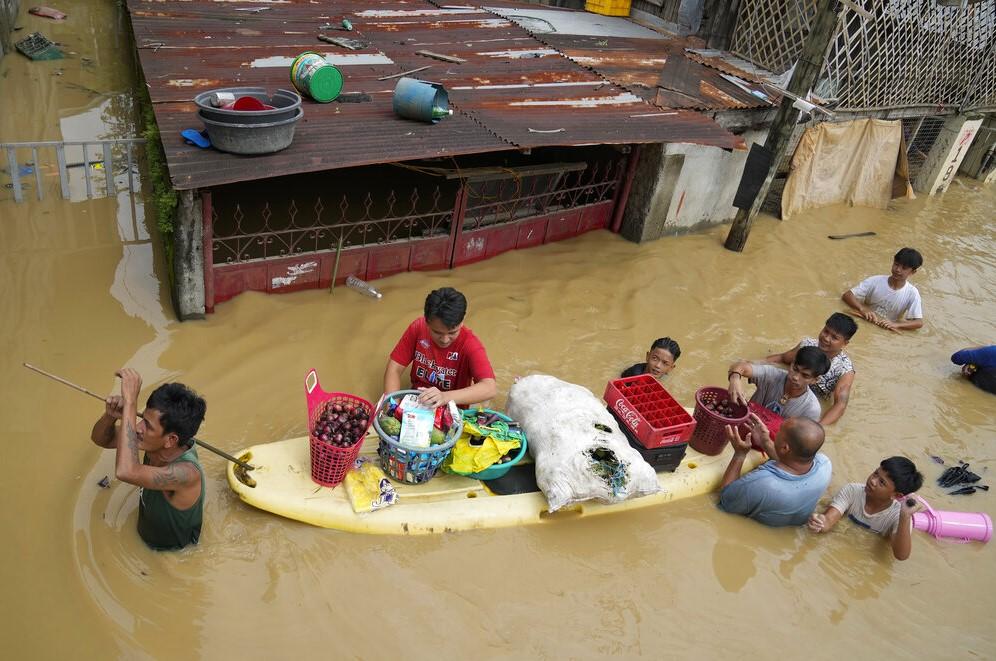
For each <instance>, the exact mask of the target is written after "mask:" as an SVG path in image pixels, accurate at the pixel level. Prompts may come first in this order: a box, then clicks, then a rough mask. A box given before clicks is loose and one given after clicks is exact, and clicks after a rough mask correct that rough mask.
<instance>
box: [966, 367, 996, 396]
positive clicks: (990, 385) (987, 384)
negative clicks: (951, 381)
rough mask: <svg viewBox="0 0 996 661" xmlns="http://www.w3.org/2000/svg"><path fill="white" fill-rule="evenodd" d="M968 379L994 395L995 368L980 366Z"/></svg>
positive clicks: (995, 382)
mask: <svg viewBox="0 0 996 661" xmlns="http://www.w3.org/2000/svg"><path fill="white" fill-rule="evenodd" d="M968 379H969V381H971V382H972V383H974V384H975V385H976V386H978V387H979V388H982V389H983V390H985V391H986V392H991V393H993V394H994V395H996V368H992V367H980V368H978V369H976V370H975V371H974V372H972V375H971V376H970V377H968Z"/></svg>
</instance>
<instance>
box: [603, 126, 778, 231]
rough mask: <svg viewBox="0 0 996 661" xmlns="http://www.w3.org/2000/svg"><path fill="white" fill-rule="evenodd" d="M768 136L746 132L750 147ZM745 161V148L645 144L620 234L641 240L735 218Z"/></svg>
mask: <svg viewBox="0 0 996 661" xmlns="http://www.w3.org/2000/svg"><path fill="white" fill-rule="evenodd" d="M766 135H767V131H766V130H760V129H753V130H748V131H745V132H744V133H743V137H744V140H745V141H746V143H747V146H748V148H749V147H750V145H751V144H753V143H754V142H757V141H763V140H764V138H765V136H766ZM746 160H747V151H746V150H745V151H733V152H727V151H724V150H722V149H718V148H716V147H703V146H700V145H688V144H668V145H644V146H643V147H642V148H641V152H640V161H639V163H638V164H637V169H636V176H635V177H634V180H633V188H632V190H631V191H630V197H629V202H628V203H627V205H626V213H625V215H624V216H623V223H622V227H621V231H620V233H621V234H622V235H623V236H624V237H626V238H627V239H629V240H630V241H635V242H637V243H642V242H644V241H652V240H654V239H658V238H660V237H662V236H667V235H670V234H680V233H683V232H688V231H691V230H693V229H698V228H701V227H705V226H708V225H715V224H718V223H724V222H728V221H730V220H732V219H733V217H734V216H736V214H737V210H736V209H735V208H734V207H733V196H734V195H735V194H736V192H737V188H738V187H739V186H740V176H741V175H742V174H743V169H744V162H745V161H746Z"/></svg>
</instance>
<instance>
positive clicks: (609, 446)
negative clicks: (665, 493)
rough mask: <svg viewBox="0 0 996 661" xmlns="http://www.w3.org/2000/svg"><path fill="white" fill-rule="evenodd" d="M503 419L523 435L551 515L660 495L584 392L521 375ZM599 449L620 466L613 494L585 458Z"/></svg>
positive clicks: (651, 475) (644, 466)
mask: <svg viewBox="0 0 996 661" xmlns="http://www.w3.org/2000/svg"><path fill="white" fill-rule="evenodd" d="M508 414H509V415H510V416H511V417H512V418H513V419H515V420H517V421H518V422H519V423H520V424H521V425H522V429H523V430H524V431H525V432H526V436H527V438H528V439H529V446H528V447H529V454H531V455H532V457H533V460H534V461H535V462H536V484H538V485H539V488H540V489H541V490H542V491H543V494H544V495H545V496H546V500H547V502H548V503H549V505H550V511H551V512H556V511H557V510H559V509H560V508H561V507H564V506H565V505H570V504H571V503H576V502H580V501H583V500H590V499H592V498H595V499H598V500H600V501H602V502H606V503H617V502H620V501H623V500H627V499H629V498H639V497H640V496H646V495H648V494H652V493H656V492H658V491H660V490H661V487H660V485H659V484H658V482H657V473H655V472H654V469H653V468H652V467H651V466H650V464H648V463H647V462H646V461H644V460H643V457H641V456H640V453H639V452H637V451H636V450H634V449H633V448H631V447H630V445H629V442H628V441H627V440H626V437H625V436H624V435H623V433H622V432H621V431H620V430H619V425H618V424H617V423H616V420H615V418H613V417H612V414H611V413H609V412H608V411H607V410H606V408H605V403H604V402H602V400H600V399H598V398H597V397H595V395H593V394H592V393H591V391H590V390H588V389H587V388H582V387H581V386H578V385H575V384H573V383H567V382H566V381H561V380H560V379H557V378H555V377H552V376H548V375H545V374H537V375H534V376H527V377H524V378H522V379H519V380H518V381H517V382H516V383H514V384H513V385H512V389H511V390H510V391H509V395H508ZM596 424H599V425H602V426H603V427H605V428H607V429H609V430H610V431H608V432H606V431H604V430H599V429H598V428H596V427H595V425H596ZM599 449H602V450H607V451H610V452H612V453H613V454H614V455H615V458H616V459H618V461H619V463H620V465H621V466H622V471H621V474H622V477H623V479H622V480H621V481H620V482H621V484H617V485H616V488H615V489H613V487H612V485H611V484H610V483H609V482H608V481H607V480H606V479H605V478H604V477H601V476H599V475H597V474H595V473H594V472H593V471H592V467H593V465H594V461H593V460H592V458H591V456H590V454H589V453H590V452H591V451H593V450H599Z"/></svg>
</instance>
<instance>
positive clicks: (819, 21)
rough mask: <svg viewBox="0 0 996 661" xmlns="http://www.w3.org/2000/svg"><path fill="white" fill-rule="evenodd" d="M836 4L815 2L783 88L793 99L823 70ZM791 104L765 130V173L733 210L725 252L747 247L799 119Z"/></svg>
mask: <svg viewBox="0 0 996 661" xmlns="http://www.w3.org/2000/svg"><path fill="white" fill-rule="evenodd" d="M836 5H837V3H836V1H835V0H820V2H819V9H818V10H817V12H816V17H815V18H814V19H813V23H812V26H811V29H810V31H809V36H807V37H806V43H805V44H804V45H803V47H802V55H801V56H800V57H799V61H798V62H797V63H796V65H795V71H793V72H792V80H790V81H789V84H788V87H787V88H786V90H787V91H788V92H790V93H792V94H794V95H796V96H801V97H803V98H805V97H806V94H808V93H809V90H810V89H812V87H813V85H814V84H815V83H816V80H817V78H818V77H819V75H820V70H821V69H822V68H823V56H824V54H825V53H826V52H827V47H828V46H829V45H830V39H831V38H832V37H833V34H834V31H835V28H836V27H837V15H836V13H834V9H835V7H836ZM793 103H794V100H793V99H792V98H791V97H789V96H784V97H782V104H781V105H780V106H779V107H778V113H777V114H776V115H775V119H774V121H773V122H772V123H771V128H770V129H769V130H768V138H767V139H766V140H765V141H764V147H765V149H767V150H768V151H769V152H771V164H770V165H769V166H768V174H767V176H766V177H765V178H764V183H763V184H762V185H761V190H760V191H758V194H757V197H755V198H754V203H753V204H752V205H751V207H750V209H738V210H737V217H736V218H735V219H734V220H733V227H731V228H730V233H729V234H728V235H727V237H726V243H725V244H724V246H725V247H726V249H727V250H733V251H734V252H743V249H744V246H745V245H746V244H747V236H748V235H749V234H750V227H751V224H752V223H753V222H754V217H755V216H757V213H758V211H760V209H761V205H762V204H763V203H764V198H765V197H767V195H768V189H769V188H771V180H772V179H774V178H775V174H776V173H777V172H778V164H779V163H781V161H782V158H783V157H784V155H785V149H786V148H787V147H788V143H789V140H790V139H791V137H792V132H793V130H795V124H796V121H797V120H798V118H799V111H798V110H796V109H795V108H793V107H792V104H793Z"/></svg>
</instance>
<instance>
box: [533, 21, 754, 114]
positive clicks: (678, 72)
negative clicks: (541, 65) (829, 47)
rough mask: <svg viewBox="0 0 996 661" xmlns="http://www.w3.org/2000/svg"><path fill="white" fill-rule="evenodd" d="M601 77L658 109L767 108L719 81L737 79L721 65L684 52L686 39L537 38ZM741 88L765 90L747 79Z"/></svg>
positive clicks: (544, 36)
mask: <svg viewBox="0 0 996 661" xmlns="http://www.w3.org/2000/svg"><path fill="white" fill-rule="evenodd" d="M537 38H539V39H541V40H542V41H543V42H544V43H546V44H547V45H549V46H551V47H552V48H555V49H557V50H558V51H560V52H562V53H564V55H566V56H567V57H569V58H571V59H572V60H573V61H575V62H577V63H578V64H580V65H581V66H584V67H586V68H588V69H590V70H592V71H594V72H597V73H598V74H599V75H600V76H602V77H604V78H607V79H608V80H611V81H613V82H616V83H618V84H620V85H623V86H625V87H626V88H627V89H629V90H630V91H632V92H633V93H634V94H638V95H639V96H641V97H642V98H644V99H646V100H647V101H650V102H651V103H655V104H657V105H659V106H661V107H662V108H690V109H694V110H730V109H746V108H763V107H769V106H770V105H771V104H770V103H768V102H766V101H764V100H763V99H761V98H759V97H757V96H755V95H754V94H751V93H750V92H748V91H747V90H745V89H744V88H743V87H741V86H739V85H737V84H734V83H733V82H731V81H729V80H727V79H726V78H724V77H723V74H724V73H725V74H727V75H738V74H737V73H734V71H731V70H732V69H735V68H734V67H731V66H729V65H726V66H724V67H720V66H719V65H720V64H724V65H725V63H723V62H722V60H719V59H718V58H715V61H713V60H712V59H707V58H704V57H702V56H700V55H697V54H695V53H688V52H686V48H687V47H688V45H689V43H688V41H687V40H684V39H672V40H661V39H638V38H633V37H591V36H576V35H562V34H541V35H537ZM744 85H745V86H746V87H748V88H750V89H757V90H759V91H764V90H763V89H762V88H761V86H760V85H759V84H756V83H755V82H753V81H752V80H750V79H748V80H745V81H744Z"/></svg>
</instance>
